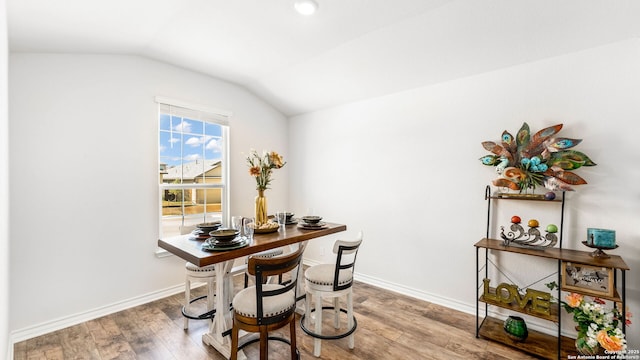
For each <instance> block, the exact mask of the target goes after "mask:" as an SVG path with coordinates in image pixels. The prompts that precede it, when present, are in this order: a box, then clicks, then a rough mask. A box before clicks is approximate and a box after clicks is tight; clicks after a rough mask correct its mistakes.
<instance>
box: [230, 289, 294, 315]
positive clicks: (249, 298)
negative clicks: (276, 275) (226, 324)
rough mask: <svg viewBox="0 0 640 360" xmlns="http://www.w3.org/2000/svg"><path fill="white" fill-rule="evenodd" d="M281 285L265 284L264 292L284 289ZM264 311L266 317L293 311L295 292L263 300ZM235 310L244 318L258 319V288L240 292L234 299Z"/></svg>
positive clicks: (291, 291)
mask: <svg viewBox="0 0 640 360" xmlns="http://www.w3.org/2000/svg"><path fill="white" fill-rule="evenodd" d="M282 287H283V286H282V285H279V284H264V285H262V291H269V290H276V289H280V288H282ZM263 300H264V301H263V307H264V308H263V309H262V311H263V312H264V316H265V317H271V316H276V315H278V314H282V313H285V312H287V311H288V310H291V309H292V308H293V307H294V306H295V305H296V302H295V293H294V291H293V290H290V291H287V292H286V293H283V294H280V295H276V296H270V297H267V298H264V299H263ZM233 310H234V311H235V312H237V313H238V314H240V315H242V316H247V317H258V310H257V304H256V287H255V286H250V287H248V288H246V289H243V290H240V291H239V292H238V293H237V294H236V296H235V297H234V298H233Z"/></svg>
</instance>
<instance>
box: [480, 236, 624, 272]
mask: <svg viewBox="0 0 640 360" xmlns="http://www.w3.org/2000/svg"><path fill="white" fill-rule="evenodd" d="M474 246H475V247H478V248H485V249H490V250H499V251H506V252H511V253H516V254H524V255H531V256H538V257H543V258H548V259H555V260H562V261H566V262H572V263H578V264H585V265H592V266H602V267H608V268H615V269H621V270H629V266H627V264H626V263H625V262H624V260H622V258H621V257H620V256H618V255H610V256H609V257H608V258H597V257H593V256H591V252H588V251H581V250H571V249H560V248H550V249H545V250H535V249H525V248H520V247H515V246H505V245H504V241H502V240H496V239H487V238H484V239H482V240H480V241H478V242H477V243H476V244H475V245H474Z"/></svg>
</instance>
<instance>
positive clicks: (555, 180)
mask: <svg viewBox="0 0 640 360" xmlns="http://www.w3.org/2000/svg"><path fill="white" fill-rule="evenodd" d="M560 129H562V124H558V125H553V126H550V127H548V128H545V129H542V130H540V131H538V132H537V133H535V134H534V135H533V136H531V133H530V131H529V125H527V123H523V124H522V127H521V128H520V130H519V131H518V133H517V135H516V137H515V138H514V137H513V135H511V134H510V133H509V132H508V131H506V130H505V131H504V132H503V133H502V143H501V144H496V143H495V142H493V141H484V142H482V146H483V147H484V148H485V149H486V150H487V151H490V152H492V153H493V154H492V155H486V156H483V157H481V158H480V161H482V164H484V165H488V166H495V168H496V172H497V173H498V174H500V175H501V177H500V178H498V179H495V180H493V185H495V186H497V187H506V188H509V189H511V190H519V191H520V192H523V191H527V190H528V189H531V190H533V189H535V188H536V186H544V187H545V188H547V189H549V190H551V191H573V190H574V189H573V188H572V187H571V185H582V184H586V183H587V182H586V181H585V180H584V179H583V178H581V177H580V176H578V175H576V174H575V173H573V172H572V171H569V170H575V169H578V168H579V167H581V166H595V165H596V163H594V162H593V161H591V159H589V157H588V156H587V155H585V154H584V153H581V152H580V151H576V150H568V149H571V148H572V147H574V146H576V145H578V144H579V143H580V142H582V139H569V138H563V137H555V135H556V134H557V133H558V132H559V131H560Z"/></svg>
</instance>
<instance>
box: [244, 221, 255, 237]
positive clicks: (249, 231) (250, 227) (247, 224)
mask: <svg viewBox="0 0 640 360" xmlns="http://www.w3.org/2000/svg"><path fill="white" fill-rule="evenodd" d="M254 224H255V222H254V221H253V218H244V221H243V225H242V231H243V232H244V237H245V238H247V239H248V240H249V241H250V242H253V232H254V230H255V227H254Z"/></svg>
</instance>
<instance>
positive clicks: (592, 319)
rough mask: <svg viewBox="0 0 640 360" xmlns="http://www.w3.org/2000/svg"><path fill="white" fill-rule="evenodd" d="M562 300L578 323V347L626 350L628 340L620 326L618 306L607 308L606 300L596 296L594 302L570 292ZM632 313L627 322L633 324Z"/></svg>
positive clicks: (629, 314)
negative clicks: (605, 305)
mask: <svg viewBox="0 0 640 360" xmlns="http://www.w3.org/2000/svg"><path fill="white" fill-rule="evenodd" d="M565 299H566V301H561V304H562V307H564V309H565V310H566V311H567V312H568V313H570V314H573V320H574V321H575V322H576V323H577V324H578V326H577V327H576V329H577V330H578V338H577V339H576V348H578V349H581V348H585V346H586V347H588V350H590V351H592V352H594V351H595V349H596V348H597V347H598V345H600V346H602V347H603V348H604V349H605V350H607V351H610V352H619V351H624V350H626V348H627V340H626V339H625V336H624V334H623V333H622V330H620V328H619V327H618V323H619V322H620V321H621V318H622V316H621V314H620V311H619V310H618V309H617V308H615V307H614V308H613V309H611V310H606V309H605V308H604V306H603V305H604V304H605V302H604V300H602V299H600V298H597V297H594V298H593V302H588V301H586V300H585V298H584V296H583V295H580V294H575V293H569V294H567V296H566V297H565ZM630 317H631V313H629V312H627V316H626V320H624V321H625V323H626V324H627V325H629V324H631V320H629V318H630Z"/></svg>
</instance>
